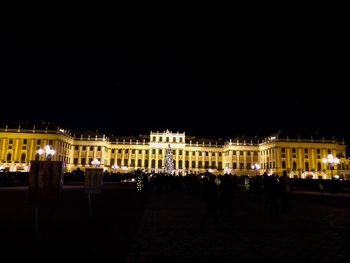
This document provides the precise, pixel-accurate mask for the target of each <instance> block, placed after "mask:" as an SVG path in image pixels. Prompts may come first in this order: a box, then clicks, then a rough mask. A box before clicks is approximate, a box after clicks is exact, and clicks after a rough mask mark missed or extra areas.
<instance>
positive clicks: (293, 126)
mask: <svg viewBox="0 0 350 263" xmlns="http://www.w3.org/2000/svg"><path fill="white" fill-rule="evenodd" d="M1 38H2V40H1V42H2V44H1V51H0V55H1V60H0V63H1V68H2V70H1V78H0V85H1V111H0V120H1V122H2V123H4V122H12V121H30V122H41V121H49V122H54V123H56V124H57V125H59V126H61V127H63V128H66V129H70V130H79V131H95V130H98V131H99V132H101V133H107V134H114V135H138V134H147V133H149V131H150V130H153V131H156V130H159V131H163V130H165V129H169V130H172V131H175V132H176V131H185V132H186V133H187V134H188V135H193V136H196V137H207V138H219V137H221V138H234V137H236V136H237V135H247V136H255V135H260V136H266V135H270V134H271V133H274V132H277V131H279V130H281V131H282V132H284V133H286V134H288V133H290V134H301V135H316V134H319V135H325V136H332V135H334V136H335V137H337V138H340V139H341V138H343V137H344V138H345V139H346V141H347V143H349V142H350V140H349V139H350V136H349V135H350V123H349V111H348V103H349V101H348V96H347V95H345V94H344V92H346V90H347V88H348V87H349V81H348V77H347V75H348V73H347V72H346V68H345V64H344V62H345V61H346V60H347V57H346V56H345V55H344V54H345V53H344V50H345V47H344V46H343V45H342V44H341V42H339V43H338V42H337V39H335V40H334V41H333V42H332V43H330V42H328V41H327V42H324V41H321V40H320V39H313V38H312V37H307V36H302V37H300V38H295V37H284V38H276V39H259V38H254V37H253V38H251V39H249V40H246V41H238V40H237V39H236V40H233V41H223V40H222V39H218V40H217V41H216V40H213V39H211V40H210V41H203V42H202V41H196V42H186V41H177V42H175V41H173V42H170V41H169V42H161V43H154V42H156V41H154V42H149V41H145V43H143V42H142V41H139V42H134V43H132V44H125V45H123V46H122V45H119V43H118V41H116V39H112V41H110V40H111V39H103V41H91V38H79V37H75V38H74V39H72V38H68V37H66V38H64V37H57V39H56V38H55V37H53V36H51V37H47V38H46V37H44V36H40V37H39V36H32V35H31V36H28V35H21V34H16V33H12V34H2V35H1ZM87 40H89V41H87ZM138 43H139V44H138ZM347 64H348V63H347ZM20 89H21V90H22V91H20ZM344 89H345V91H344Z"/></svg>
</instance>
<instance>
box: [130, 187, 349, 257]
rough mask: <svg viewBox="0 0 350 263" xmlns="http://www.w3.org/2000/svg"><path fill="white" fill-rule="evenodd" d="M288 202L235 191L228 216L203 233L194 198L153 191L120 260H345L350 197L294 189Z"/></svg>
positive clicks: (199, 207) (201, 208)
mask: <svg viewBox="0 0 350 263" xmlns="http://www.w3.org/2000/svg"><path fill="white" fill-rule="evenodd" d="M290 201H291V210H286V211H281V210H279V211H277V210H275V209H273V210H270V206H269V204H266V203H265V202H264V199H261V202H258V201H257V200H256V199H255V197H254V195H252V194H251V193H248V192H243V191H239V192H238V193H237V196H236V198H235V199H234V202H233V216H232V218H228V217H224V221H223V223H221V224H218V225H216V224H215V221H214V220H208V222H207V225H206V228H205V231H203V230H202V228H201V225H202V218H203V215H204V211H205V207H204V204H203V202H201V199H200V198H199V196H196V195H195V196H193V195H190V194H187V193H186V194H183V193H162V192H154V193H153V194H152V195H151V196H150V198H149V202H148V204H147V208H146V211H145V214H144V217H143V219H142V221H141V224H140V226H139V231H138V234H137V237H136V240H135V242H133V249H132V253H130V254H129V256H128V259H127V261H126V262H246V263H251V262H266V263H267V262H268V263H274V262H283V263H286V262H317V263H322V262H349V258H350V209H349V208H350V195H346V194H337V195H332V194H328V193H315V192H300V191H299V192H295V193H294V195H293V197H292V199H291V200H290ZM280 208H281V207H280Z"/></svg>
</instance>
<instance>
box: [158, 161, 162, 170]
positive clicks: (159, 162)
mask: <svg viewBox="0 0 350 263" xmlns="http://www.w3.org/2000/svg"><path fill="white" fill-rule="evenodd" d="M158 168H162V160H158Z"/></svg>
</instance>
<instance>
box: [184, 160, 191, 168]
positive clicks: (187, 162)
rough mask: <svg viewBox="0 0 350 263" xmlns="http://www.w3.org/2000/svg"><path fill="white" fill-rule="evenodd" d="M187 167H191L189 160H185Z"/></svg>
mask: <svg viewBox="0 0 350 263" xmlns="http://www.w3.org/2000/svg"><path fill="white" fill-rule="evenodd" d="M185 167H186V168H187V169H188V168H190V162H189V161H186V162H185Z"/></svg>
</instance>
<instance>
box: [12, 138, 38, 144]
mask: <svg viewBox="0 0 350 263" xmlns="http://www.w3.org/2000/svg"><path fill="white" fill-rule="evenodd" d="M11 140H12V139H10V144H11V143H12V142H11ZM36 144H37V145H41V140H37V141H36Z"/></svg>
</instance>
